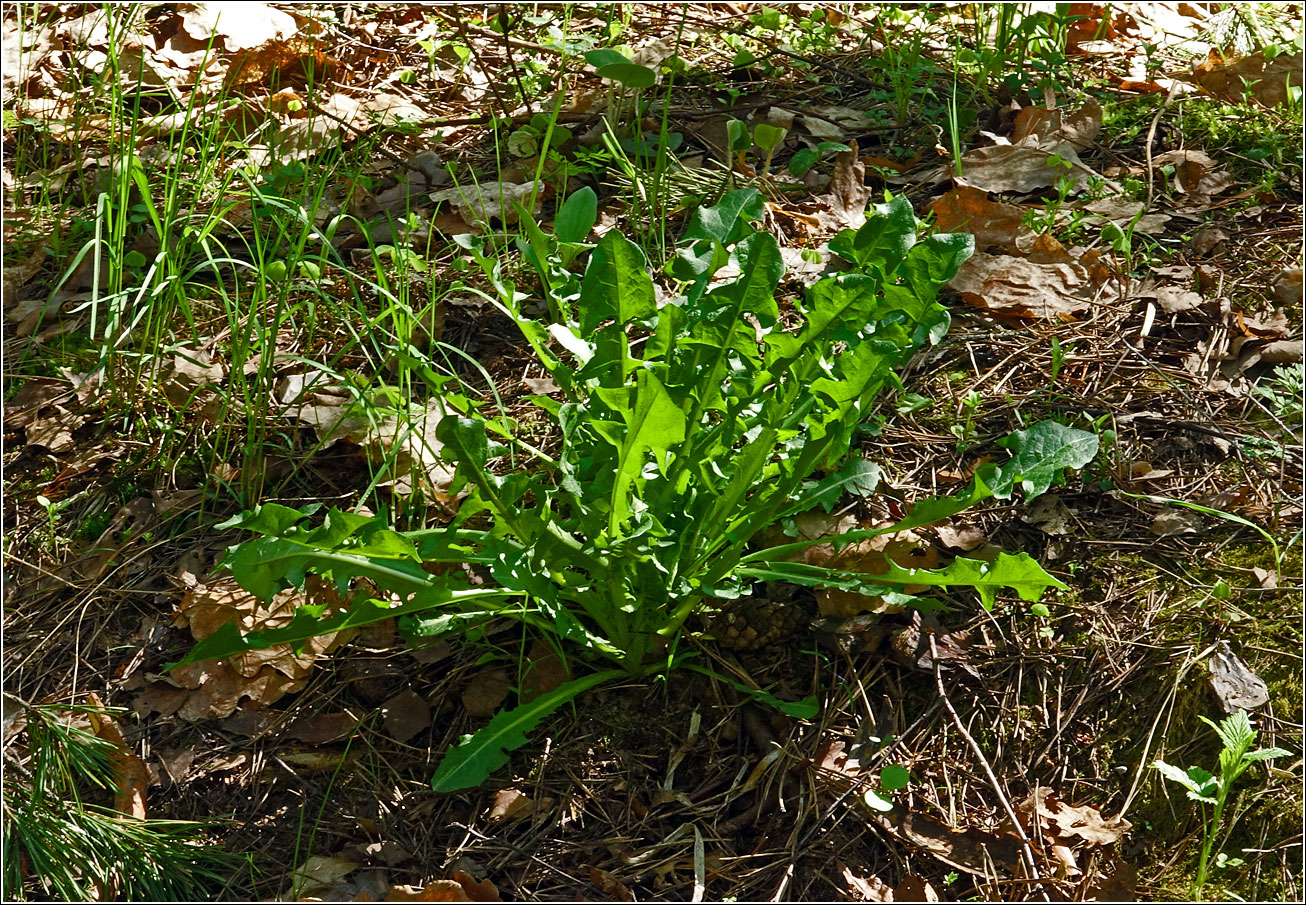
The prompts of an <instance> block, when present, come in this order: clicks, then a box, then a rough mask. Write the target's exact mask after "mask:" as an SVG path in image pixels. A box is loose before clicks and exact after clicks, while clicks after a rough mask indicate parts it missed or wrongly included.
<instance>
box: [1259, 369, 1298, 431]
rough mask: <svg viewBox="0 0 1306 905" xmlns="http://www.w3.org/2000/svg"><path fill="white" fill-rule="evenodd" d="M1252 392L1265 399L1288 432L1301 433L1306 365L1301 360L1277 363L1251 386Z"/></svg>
mask: <svg viewBox="0 0 1306 905" xmlns="http://www.w3.org/2000/svg"><path fill="white" fill-rule="evenodd" d="M1252 392H1253V393H1255V394H1256V395H1257V396H1259V397H1260V398H1261V399H1264V400H1265V402H1266V405H1267V407H1268V409H1269V411H1270V413H1271V414H1272V415H1273V416H1274V417H1275V418H1276V419H1278V421H1279V423H1280V424H1281V425H1282V426H1284V427H1285V428H1286V429H1287V430H1288V432H1289V433H1290V434H1291V433H1295V434H1298V435H1300V434H1301V429H1302V398H1303V394H1306V366H1303V365H1302V364H1301V362H1297V363H1296V364H1286V365H1278V366H1277V367H1275V369H1274V373H1273V374H1272V375H1271V376H1269V377H1267V378H1266V379H1265V380H1263V381H1261V382H1259V383H1258V384H1257V385H1256V386H1254V387H1253V388H1252Z"/></svg>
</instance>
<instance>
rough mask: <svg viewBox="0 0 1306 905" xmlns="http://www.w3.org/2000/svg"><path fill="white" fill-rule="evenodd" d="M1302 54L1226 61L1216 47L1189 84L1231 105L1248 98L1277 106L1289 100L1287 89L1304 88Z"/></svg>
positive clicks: (1261, 55)
mask: <svg viewBox="0 0 1306 905" xmlns="http://www.w3.org/2000/svg"><path fill="white" fill-rule="evenodd" d="M1302 59H1303V56H1302V51H1300V50H1299V51H1297V52H1296V53H1289V54H1280V55H1279V56H1277V57H1275V58H1274V59H1272V60H1267V59H1266V58H1265V53H1264V52H1263V51H1259V50H1258V51H1256V53H1252V54H1248V55H1247V56H1245V57H1240V58H1238V59H1237V60H1233V61H1226V60H1225V59H1224V57H1223V56H1221V55H1220V53H1219V51H1217V50H1216V49H1215V48H1211V50H1210V51H1209V52H1208V54H1207V58H1206V59H1205V60H1203V61H1202V62H1201V63H1199V64H1198V65H1197V66H1195V67H1193V71H1192V74H1191V75H1189V76H1187V77H1186V79H1187V81H1190V82H1192V83H1193V84H1195V85H1198V86H1199V87H1201V89H1202V90H1203V91H1205V92H1207V93H1208V94H1211V95H1213V96H1215V97H1218V98H1220V99H1221V100H1223V101H1226V102H1227V103H1230V104H1239V103H1243V102H1245V101H1246V100H1247V99H1248V98H1249V97H1250V98H1251V99H1253V100H1255V101H1256V102H1257V103H1259V104H1262V105H1264V106H1266V107H1277V106H1279V105H1280V104H1284V103H1286V102H1287V100H1288V86H1290V85H1291V86H1293V87H1295V88H1300V87H1302Z"/></svg>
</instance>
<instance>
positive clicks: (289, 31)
mask: <svg viewBox="0 0 1306 905" xmlns="http://www.w3.org/2000/svg"><path fill="white" fill-rule="evenodd" d="M181 26H182V28H184V29H185V31H186V34H187V35H189V36H190V37H191V38H192V39H193V40H195V41H198V42H205V43H206V42H208V41H210V40H214V41H216V42H218V43H220V44H221V45H222V46H223V47H224V48H225V49H226V50H228V51H230V52H233V53H234V52H237V51H242V50H255V49H257V48H259V47H263V46H264V45H266V44H269V43H271V42H274V41H286V40H288V39H289V38H290V37H292V36H293V35H294V34H295V32H297V31H298V30H299V26H298V23H296V21H295V17H294V16H291V15H289V14H288V13H283V12H281V11H280V10H277V9H273V8H272V7H271V6H269V5H268V4H266V3H249V2H244V0H242V2H240V3H229V2H228V3H221V2H211V3H195V4H191V5H190V7H189V9H186V11H184V12H183V13H182V14H181Z"/></svg>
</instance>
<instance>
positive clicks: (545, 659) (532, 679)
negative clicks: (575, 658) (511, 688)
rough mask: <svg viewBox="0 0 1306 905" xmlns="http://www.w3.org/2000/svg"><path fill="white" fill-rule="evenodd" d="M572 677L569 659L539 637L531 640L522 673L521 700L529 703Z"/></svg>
mask: <svg viewBox="0 0 1306 905" xmlns="http://www.w3.org/2000/svg"><path fill="white" fill-rule="evenodd" d="M570 678H571V670H570V669H569V667H568V666H567V661H566V660H565V659H563V658H562V657H560V656H558V652H557V651H556V650H554V649H553V648H552V647H550V646H549V645H548V644H545V643H544V642H543V641H541V640H539V639H538V638H537V639H536V640H534V641H532V642H531V649H530V650H529V651H528V652H527V654H526V669H525V671H524V672H523V674H522V683H521V702H522V703H523V704H529V703H530V702H531V701H533V700H535V699H536V698H538V697H539V696H540V695H545V694H548V693H549V692H551V691H553V690H554V689H556V688H557V687H558V686H559V685H561V684H562V683H563V682H566V681H567V680H568V679H570Z"/></svg>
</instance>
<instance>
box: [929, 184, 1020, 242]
mask: <svg viewBox="0 0 1306 905" xmlns="http://www.w3.org/2000/svg"><path fill="white" fill-rule="evenodd" d="M930 210H932V211H934V216H935V222H936V224H937V226H938V228H939V231H940V232H945V233H955V232H964V233H970V234H971V235H972V236H974V237H975V250H976V251H988V250H989V249H993V248H996V249H997V250H999V251H1001V252H1004V253H1008V254H1015V253H1017V252H1020V251H1026V250H1028V249H1029V247H1030V245H1031V244H1032V243H1033V241H1034V238H1035V233H1034V230H1032V229H1030V228H1029V227H1028V226H1026V225H1025V224H1024V222H1023V221H1022V219H1021V218H1022V217H1023V216H1024V210H1025V209H1024V208H1022V207H1018V206H1017V205H1014V204H997V203H994V202H992V201H989V193H988V192H986V191H984V190H983V189H978V188H975V187H974V186H970V185H958V186H957V187H956V188H954V189H953V190H952V191H950V192H948V193H947V194H945V195H943V196H941V197H940V198H939V199H938V200H936V201H935V202H933V203H932V204H931V205H930Z"/></svg>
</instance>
